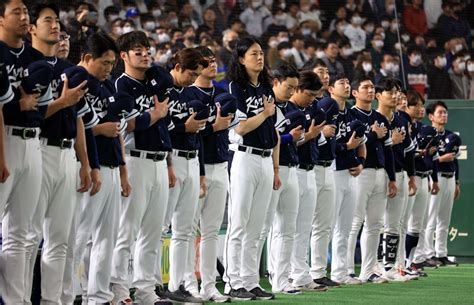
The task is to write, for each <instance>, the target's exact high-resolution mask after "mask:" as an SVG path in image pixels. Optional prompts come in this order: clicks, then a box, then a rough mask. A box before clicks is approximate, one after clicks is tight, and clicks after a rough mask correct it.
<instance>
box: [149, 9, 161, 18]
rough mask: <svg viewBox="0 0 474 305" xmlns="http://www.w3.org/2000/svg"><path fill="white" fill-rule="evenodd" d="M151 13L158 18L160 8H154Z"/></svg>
mask: <svg viewBox="0 0 474 305" xmlns="http://www.w3.org/2000/svg"><path fill="white" fill-rule="evenodd" d="M151 14H152V15H153V17H155V18H158V17H160V16H161V10H160V9H154V10H153V11H152V12H151Z"/></svg>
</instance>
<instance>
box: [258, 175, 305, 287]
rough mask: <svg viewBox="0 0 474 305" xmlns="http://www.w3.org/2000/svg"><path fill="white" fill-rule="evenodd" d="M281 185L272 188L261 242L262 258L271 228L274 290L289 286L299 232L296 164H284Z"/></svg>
mask: <svg viewBox="0 0 474 305" xmlns="http://www.w3.org/2000/svg"><path fill="white" fill-rule="evenodd" d="M280 180H281V184H282V185H281V187H280V189H278V190H276V191H275V190H274V191H273V192H272V197H271V200H270V206H269V208H268V209H267V215H266V216H265V222H264V225H263V229H262V233H261V234H260V240H259V243H258V252H257V253H258V258H260V257H261V255H262V249H263V245H264V244H265V239H267V236H268V233H269V231H270V229H271V231H272V234H271V237H269V238H268V239H269V242H268V243H267V244H268V247H269V253H271V255H270V256H269V257H268V261H270V263H269V265H271V266H272V267H271V274H272V290H273V291H281V290H283V289H284V288H285V287H286V286H288V283H289V282H288V278H289V274H290V267H291V265H290V260H291V252H292V249H293V242H294V237H295V232H296V218H297V216H298V205H299V187H298V177H297V174H296V167H291V168H290V167H288V166H280Z"/></svg>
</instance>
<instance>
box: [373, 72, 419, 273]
mask: <svg viewBox="0 0 474 305" xmlns="http://www.w3.org/2000/svg"><path fill="white" fill-rule="evenodd" d="M399 90H400V87H399V85H398V83H397V81H395V80H394V79H384V80H382V81H381V82H380V83H379V85H378V86H377V88H376V94H377V96H378V97H377V100H378V108H377V111H378V112H379V113H381V114H382V115H384V116H385V118H387V119H388V120H389V122H390V130H391V135H392V151H393V156H394V165H395V176H396V182H397V189H398V192H397V194H396V196H395V197H392V198H388V199H387V206H386V209H385V217H384V218H385V221H384V222H385V228H384V233H383V236H382V244H381V250H382V251H381V253H382V257H383V266H384V270H385V272H384V276H385V277H386V278H387V279H389V280H392V281H407V280H408V277H406V276H404V274H402V273H401V269H400V268H398V266H397V265H396V262H397V253H398V243H399V240H400V231H401V222H402V219H403V216H404V213H405V210H406V206H407V201H408V193H409V192H410V194H412V195H414V194H415V193H416V185H415V178H414V166H415V164H414V152H415V145H414V143H413V142H412V140H411V137H410V136H409V134H408V132H409V123H410V122H409V121H408V120H407V119H406V117H405V116H404V114H406V113H405V112H402V111H396V107H397V102H398V97H399ZM402 113H403V114H402Z"/></svg>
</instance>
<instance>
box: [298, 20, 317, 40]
mask: <svg viewBox="0 0 474 305" xmlns="http://www.w3.org/2000/svg"><path fill="white" fill-rule="evenodd" d="M300 31H301V35H303V36H304V39H305V40H308V39H316V32H315V31H313V25H312V22H311V21H310V20H305V21H302V22H301V23H300Z"/></svg>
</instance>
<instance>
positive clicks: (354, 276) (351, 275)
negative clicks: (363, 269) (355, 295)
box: [349, 273, 357, 278]
mask: <svg viewBox="0 0 474 305" xmlns="http://www.w3.org/2000/svg"><path fill="white" fill-rule="evenodd" d="M349 276H350V277H351V278H356V277H357V276H356V274H355V273H351V274H349Z"/></svg>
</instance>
